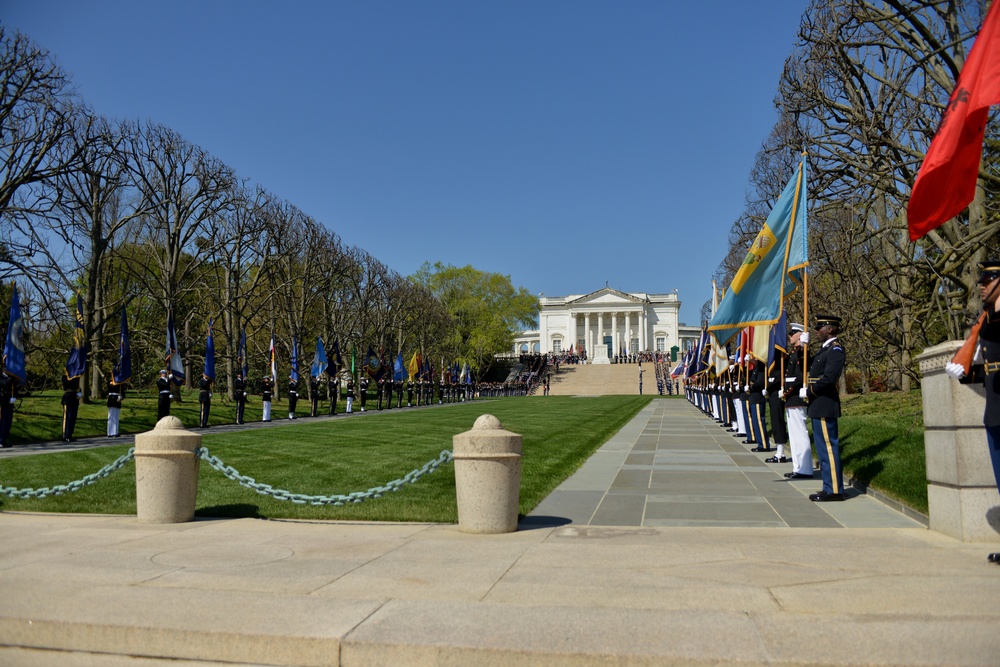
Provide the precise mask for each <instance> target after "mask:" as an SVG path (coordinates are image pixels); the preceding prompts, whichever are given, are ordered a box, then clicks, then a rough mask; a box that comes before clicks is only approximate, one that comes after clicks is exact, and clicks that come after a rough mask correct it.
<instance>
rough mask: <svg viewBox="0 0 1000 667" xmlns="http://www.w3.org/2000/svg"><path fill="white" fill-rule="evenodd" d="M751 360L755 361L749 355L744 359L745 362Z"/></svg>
mask: <svg viewBox="0 0 1000 667" xmlns="http://www.w3.org/2000/svg"><path fill="white" fill-rule="evenodd" d="M751 359H753V357H752V356H750V355H749V354H748V355H747V356H745V357H743V361H750V360H751Z"/></svg>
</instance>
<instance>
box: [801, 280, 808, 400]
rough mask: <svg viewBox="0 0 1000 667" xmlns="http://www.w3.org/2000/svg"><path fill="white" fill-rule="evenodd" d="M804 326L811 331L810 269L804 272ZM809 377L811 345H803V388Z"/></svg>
mask: <svg viewBox="0 0 1000 667" xmlns="http://www.w3.org/2000/svg"><path fill="white" fill-rule="evenodd" d="M802 319H803V322H802V326H803V327H804V328H805V330H806V332H807V333H808V331H809V269H804V270H803V271H802ZM808 377H809V343H802V386H803V387H805V386H806V379H807V378H808Z"/></svg>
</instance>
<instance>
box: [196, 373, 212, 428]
mask: <svg viewBox="0 0 1000 667" xmlns="http://www.w3.org/2000/svg"><path fill="white" fill-rule="evenodd" d="M198 402H199V403H200V404H201V427H202V428H208V413H209V412H210V411H211V409H212V380H209V379H208V378H207V377H205V376H204V375H202V376H201V379H200V380H198Z"/></svg>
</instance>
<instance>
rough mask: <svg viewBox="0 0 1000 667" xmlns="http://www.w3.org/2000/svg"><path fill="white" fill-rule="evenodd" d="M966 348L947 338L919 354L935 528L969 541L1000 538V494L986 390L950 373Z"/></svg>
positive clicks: (957, 341)
mask: <svg viewBox="0 0 1000 667" xmlns="http://www.w3.org/2000/svg"><path fill="white" fill-rule="evenodd" d="M961 346H962V341H959V340H951V341H947V342H944V343H941V344H940V345H935V346H934V347H929V348H927V349H926V350H924V351H923V352H922V353H921V354H920V355H918V356H917V357H916V358H915V361H917V363H919V364H920V373H921V375H923V380H922V382H921V393H922V395H923V403H924V455H925V456H926V459H927V503H928V507H929V510H930V527H931V529H932V530H936V531H938V532H941V533H944V534H946V535H950V536H951V537H954V538H956V539H960V540H962V541H963V542H1000V494H998V493H997V485H996V480H995V479H994V478H993V466H992V464H991V462H990V455H989V451H988V450H987V445H986V431H985V429H984V428H983V411H984V409H985V405H986V398H985V392H984V390H983V387H982V385H980V384H961V383H959V382H958V381H957V380H953V379H951V378H950V377H948V376H947V375H946V374H945V372H944V366H945V364H946V363H947V362H949V361H951V359H952V357H954V356H955V352H956V351H958V349H959V348H960V347H961Z"/></svg>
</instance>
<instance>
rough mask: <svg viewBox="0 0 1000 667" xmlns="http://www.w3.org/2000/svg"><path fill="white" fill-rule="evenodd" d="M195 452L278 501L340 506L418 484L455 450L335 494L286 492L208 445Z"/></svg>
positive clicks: (244, 484)
mask: <svg viewBox="0 0 1000 667" xmlns="http://www.w3.org/2000/svg"><path fill="white" fill-rule="evenodd" d="M195 455H196V456H198V457H199V458H200V459H202V460H203V461H205V462H207V463H208V464H209V465H210V466H212V467H213V468H215V469H216V470H218V471H219V472H221V473H222V474H223V475H225V476H226V477H228V478H229V479H231V480H233V481H235V482H239V484H240V486H245V487H246V488H248V489H252V490H254V491H256V492H257V493H259V494H261V495H264V496H271V497H273V498H275V499H276V500H290V501H291V502H293V503H295V504H297V505H305V504H309V505H334V506H336V507H340V506H343V505H345V504H347V503H360V502H364V501H365V500H370V499H372V498H381V497H382V496H384V495H385V494H386V493H389V492H391V491H398V490H399V489H401V488H402V487H403V485H405V484H415V483H416V482H417V480H419V479H420V478H421V477H423V476H424V475H429V474H430V473H432V472H434V471H435V470H437V469H438V468H439V467H441V466H442V465H443V464H445V463H449V462H450V461H451V460H452V456H451V451H449V450H447V449H445V450H443V451H442V452H441V454H440V455H439V456H438V457H437V458H436V459H431V460H430V461H428V462H427V463H425V464H424V465H423V467H421V468H415V469H413V470H411V471H410V472H408V473H406V475H404V476H403V477H401V478H400V479H394V480H392V481H391V482H387V483H386V484H385V486H375V487H372V488H370V489H368V490H367V491H355V492H353V493H348V494H346V495H343V494H334V495H329V496H324V495H317V496H310V495H305V494H302V493H292V492H291V491H285V490H284V489H276V488H274V487H273V486H271V485H270V484H262V483H260V482H258V481H257V480H255V479H254V478H253V477H249V476H247V475H241V474H240V472H239V471H238V470H236V469H235V468H233V467H232V466H229V465H226V464H225V463H223V462H222V461H221V460H220V459H219V457H217V456H213V455H212V454H210V453H209V451H208V449H207V448H206V447H199V448H198V449H196V450H195Z"/></svg>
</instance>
